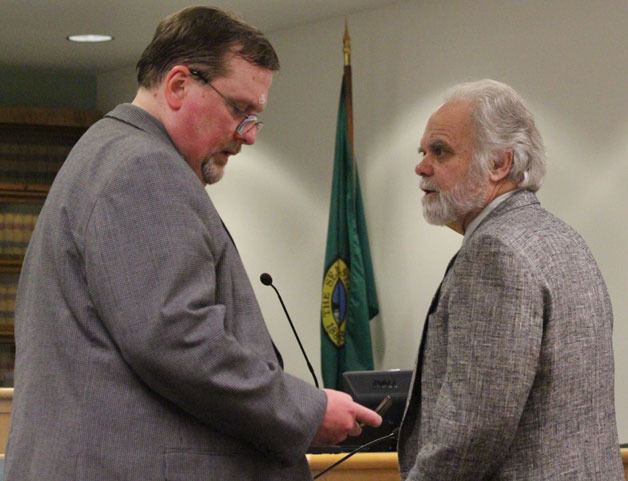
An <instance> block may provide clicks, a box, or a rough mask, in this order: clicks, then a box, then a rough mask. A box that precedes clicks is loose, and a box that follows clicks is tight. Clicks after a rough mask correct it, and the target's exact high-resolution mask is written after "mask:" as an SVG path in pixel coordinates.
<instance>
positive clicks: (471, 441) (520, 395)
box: [407, 236, 545, 481]
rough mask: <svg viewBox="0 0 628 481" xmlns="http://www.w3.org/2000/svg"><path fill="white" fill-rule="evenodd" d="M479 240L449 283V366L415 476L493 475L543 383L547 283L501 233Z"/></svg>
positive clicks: (456, 480)
mask: <svg viewBox="0 0 628 481" xmlns="http://www.w3.org/2000/svg"><path fill="white" fill-rule="evenodd" d="M472 242H473V243H472V245H470V246H467V247H465V248H463V249H462V250H461V251H460V254H459V256H458V258H457V260H456V263H455V265H454V267H453V269H452V272H451V273H450V276H449V277H448V278H447V280H446V282H445V284H444V285H443V293H444V295H443V297H442V298H441V303H444V305H442V306H441V305H439V309H441V308H442V309H443V313H444V314H443V316H444V319H445V322H446V328H445V329H444V332H445V339H443V340H441V342H442V343H444V344H442V345H440V346H441V349H442V351H445V352H446V364H445V367H444V369H445V372H444V373H443V382H442V384H441V386H440V389H439V390H437V395H436V399H435V402H434V405H433V412H430V413H429V414H428V416H429V418H430V429H429V432H428V433H427V434H426V436H425V437H424V438H423V443H422V445H421V446H419V451H418V455H417V458H416V462H415V464H414V466H413V467H412V469H411V470H410V472H409V475H408V478H407V479H408V480H412V481H426V480H440V479H447V480H449V481H463V480H464V481H475V480H477V481H480V480H483V479H487V477H489V476H490V473H491V472H492V471H493V470H494V469H496V467H497V466H498V465H499V464H500V462H501V460H502V457H503V453H507V452H508V447H509V446H510V444H511V443H512V441H513V439H514V436H515V433H516V431H517V426H518V424H519V421H520V418H521V415H522V412H523V410H524V407H525V404H526V401H527V398H528V394H529V393H530V390H531V388H532V385H533V383H534V382H535V376H536V372H537V366H538V363H539V355H540V348H541V341H542V335H543V301H544V296H545V289H544V288H543V282H542V281H540V280H539V279H537V277H536V274H535V273H534V272H533V269H531V268H530V266H529V263H528V261H527V260H526V259H525V258H524V257H523V256H521V255H520V254H519V253H517V252H515V251H514V250H513V249H512V248H511V247H509V246H507V245H504V244H503V243H502V242H500V241H499V240H497V239H494V238H491V237H489V236H484V237H480V236H478V237H476V238H473V240H472ZM442 351H441V352H442ZM424 376H430V373H429V372H428V373H424Z"/></svg>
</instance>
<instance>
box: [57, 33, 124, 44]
mask: <svg viewBox="0 0 628 481" xmlns="http://www.w3.org/2000/svg"><path fill="white" fill-rule="evenodd" d="M66 38H67V39H68V40H69V41H70V42H91V43H96V42H109V41H111V40H113V37H112V36H111V35H97V34H94V33H89V34H87V35H68V36H67V37H66Z"/></svg>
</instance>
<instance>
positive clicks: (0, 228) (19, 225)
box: [0, 211, 38, 255]
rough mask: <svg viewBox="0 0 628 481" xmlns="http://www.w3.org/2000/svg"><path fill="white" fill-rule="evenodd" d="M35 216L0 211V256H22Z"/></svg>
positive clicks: (33, 225)
mask: <svg viewBox="0 0 628 481" xmlns="http://www.w3.org/2000/svg"><path fill="white" fill-rule="evenodd" d="M37 217H38V215H37V214H31V213H20V212H2V211H0V255H2V254H5V255H7V254H9V255H24V254H25V253H26V248H27V247H28V242H29V241H30V239H31V235H32V233H33V229H34V228H35V223H36V222H37Z"/></svg>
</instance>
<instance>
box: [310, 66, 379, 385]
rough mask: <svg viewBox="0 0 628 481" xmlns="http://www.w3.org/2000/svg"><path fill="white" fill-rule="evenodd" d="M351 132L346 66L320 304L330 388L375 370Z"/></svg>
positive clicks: (369, 271) (368, 267) (371, 297)
mask: <svg viewBox="0 0 628 481" xmlns="http://www.w3.org/2000/svg"><path fill="white" fill-rule="evenodd" d="M345 63H347V62H345ZM352 127H353V121H352V102H351V66H350V65H345V70H344V76H343V82H342V90H341V92H340V105H339V107H338V125H337V127H336V151H335V158H334V177H333V183H332V190H331V205H330V208H329V224H328V227H327V249H326V252H325V273H324V277H323V288H322V291H323V293H322V301H321V361H322V371H323V381H324V384H325V387H330V388H334V389H339V388H340V387H341V381H342V377H341V375H342V373H343V372H345V371H363V370H370V369H373V351H372V347H371V332H370V327H369V321H370V320H371V319H372V318H373V317H375V316H376V315H377V314H378V312H379V307H378V304H377V294H376V291H375V280H374V277H373V266H372V264H371V254H370V251H369V244H368V236H367V231H366V222H365V219H364V210H363V207H362V196H361V194H360V183H359V179H358V171H357V168H356V165H355V164H354V162H353V145H352V140H353V135H352Z"/></svg>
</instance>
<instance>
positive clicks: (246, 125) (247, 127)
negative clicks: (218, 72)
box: [190, 69, 264, 135]
mask: <svg viewBox="0 0 628 481" xmlns="http://www.w3.org/2000/svg"><path fill="white" fill-rule="evenodd" d="M190 73H191V74H192V76H193V77H196V78H197V79H199V80H200V81H202V82H203V83H204V84H206V85H209V86H210V87H211V88H212V90H213V91H214V92H216V93H217V94H218V95H220V98H222V100H223V101H224V102H225V104H226V105H227V106H228V107H229V108H230V109H231V110H232V112H233V114H234V115H235V116H236V117H242V122H240V123H239V124H238V126H237V127H236V132H237V134H238V135H244V134H246V133H248V132H250V131H251V130H252V129H253V128H255V129H257V132H259V131H260V130H261V129H262V126H263V125H264V124H263V122H262V121H261V120H259V118H258V117H257V114H247V113H246V112H245V111H244V110H242V109H241V108H240V107H238V106H237V105H236V104H235V103H233V101H232V100H230V99H229V98H227V97H226V96H225V95H223V94H222V92H221V91H220V90H218V89H217V88H216V87H214V86H213V85H212V84H211V82H210V81H209V80H207V77H205V75H204V74H202V73H201V72H199V71H198V70H192V69H190Z"/></svg>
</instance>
